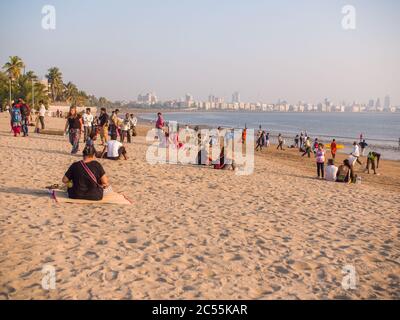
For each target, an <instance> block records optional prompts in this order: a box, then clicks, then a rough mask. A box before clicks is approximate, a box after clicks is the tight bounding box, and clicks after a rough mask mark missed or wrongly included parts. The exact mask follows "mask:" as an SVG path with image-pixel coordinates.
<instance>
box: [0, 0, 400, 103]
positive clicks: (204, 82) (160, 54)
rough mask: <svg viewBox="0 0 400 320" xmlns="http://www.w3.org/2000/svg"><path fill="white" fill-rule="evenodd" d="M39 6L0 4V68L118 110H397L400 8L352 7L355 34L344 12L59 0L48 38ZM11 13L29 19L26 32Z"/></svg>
mask: <svg viewBox="0 0 400 320" xmlns="http://www.w3.org/2000/svg"><path fill="white" fill-rule="evenodd" d="M44 5H45V3H44V2H43V1H39V0H34V1H30V2H29V3H26V2H24V1H21V0H17V1H14V2H12V3H8V4H5V2H2V3H1V4H0V12H1V13H0V15H1V16H0V17H1V19H0V28H1V29H3V30H8V32H3V33H2V35H1V40H2V41H1V44H0V46H1V50H0V59H1V61H7V60H8V57H9V56H11V55H18V56H20V57H21V58H22V59H23V60H24V61H26V65H27V70H30V69H32V70H35V71H37V73H38V74H39V75H40V76H41V77H43V76H44V74H45V73H46V71H47V69H48V68H50V67H53V66H57V67H60V69H61V70H63V74H64V78H65V80H66V81H73V82H74V83H76V84H77V85H78V86H79V87H81V88H83V89H84V90H86V91H87V92H90V93H93V94H95V95H97V96H105V97H107V98H109V99H111V100H114V101H116V100H134V99H135V98H136V96H137V95H138V94H140V93H141V92H142V93H145V92H157V94H158V96H159V97H160V99H162V100H170V99H175V98H176V97H181V96H182V93H185V92H190V93H191V94H192V96H193V97H196V99H199V100H207V98H208V96H209V95H210V94H214V95H216V96H218V97H224V98H225V99H231V97H232V93H234V92H235V91H237V92H240V95H241V96H240V99H241V100H243V101H267V102H273V101H278V99H286V100H287V101H290V102H292V103H296V102H298V101H309V102H316V101H323V100H324V99H325V97H329V99H331V100H332V101H342V100H345V101H347V102H352V101H358V102H362V103H365V102H366V103H368V101H369V100H370V99H374V100H376V98H377V97H380V99H381V101H380V103H381V104H382V105H383V104H384V103H385V101H384V97H385V95H388V94H389V95H390V96H391V100H392V101H391V103H392V104H393V105H395V106H398V105H400V89H399V85H398V84H399V83H400V62H399V59H398V56H400V45H399V42H398V40H397V39H398V38H399V35H400V26H399V24H398V23H397V21H398V20H399V19H400V10H399V9H400V4H399V2H397V1H390V0H386V1H380V2H379V3H378V2H376V1H353V2H352V5H353V6H354V7H355V9H356V13H357V15H356V17H357V24H356V28H355V30H343V28H342V25H341V21H342V18H343V14H342V8H343V6H344V5H345V3H343V2H342V1H330V2H329V3H320V2H319V1H316V0H315V1H314V0H305V1H299V2H298V3H294V2H291V1H282V2H281V3H279V4H278V3H272V2H268V1H267V2H260V1H246V2H245V1H220V2H218V3H214V2H212V1H202V2H191V3H182V2H179V1H169V2H168V3H165V2H162V1H155V0H154V1H150V2H149V1H146V2H145V1H124V0H119V1H115V2H113V3H111V2H107V1H93V0H88V1H85V3H82V2H81V1H76V0H72V1H69V2H68V4H66V3H65V2H62V1H58V0H55V1H53V2H52V5H53V6H54V8H55V9H56V13H57V20H56V21H57V24H56V29H55V30H51V31H49V30H43V29H42V27H41V19H42V13H41V10H42V7H43V6H44ZM22 7H23V11H21V10H22ZM10 12H11V13H12V12H15V13H18V12H23V13H24V24H23V25H21V24H20V23H19V22H18V20H17V19H13V16H14V15H13V14H10ZM235 21H240V24H239V23H235ZM26 26H28V30H27V28H26ZM10 30H12V32H9V31H10Z"/></svg>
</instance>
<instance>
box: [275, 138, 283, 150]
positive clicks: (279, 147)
mask: <svg viewBox="0 0 400 320" xmlns="http://www.w3.org/2000/svg"><path fill="white" fill-rule="evenodd" d="M283 143H284V140H283V137H282V135H281V134H279V135H278V146H277V147H276V150H279V149H281V150H283Z"/></svg>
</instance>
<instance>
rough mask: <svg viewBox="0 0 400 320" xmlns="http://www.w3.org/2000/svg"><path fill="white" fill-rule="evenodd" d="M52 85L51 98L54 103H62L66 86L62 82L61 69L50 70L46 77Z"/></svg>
mask: <svg viewBox="0 0 400 320" xmlns="http://www.w3.org/2000/svg"><path fill="white" fill-rule="evenodd" d="M46 78H47V80H48V81H49V84H50V91H51V97H52V100H53V101H60V100H61V98H62V94H63V90H64V84H63V80H62V73H61V71H60V69H58V68H56V67H54V68H50V69H49V70H48V74H47V75H46Z"/></svg>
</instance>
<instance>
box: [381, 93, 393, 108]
mask: <svg viewBox="0 0 400 320" xmlns="http://www.w3.org/2000/svg"><path fill="white" fill-rule="evenodd" d="M383 107H384V108H385V109H389V108H390V107H391V105H390V96H389V95H386V96H385V100H384V102H383Z"/></svg>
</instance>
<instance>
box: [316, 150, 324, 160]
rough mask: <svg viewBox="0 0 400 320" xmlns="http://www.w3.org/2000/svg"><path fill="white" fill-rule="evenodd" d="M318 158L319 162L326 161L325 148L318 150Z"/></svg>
mask: <svg viewBox="0 0 400 320" xmlns="http://www.w3.org/2000/svg"><path fill="white" fill-rule="evenodd" d="M316 158H317V162H318V163H324V162H325V151H324V150H317V153H316Z"/></svg>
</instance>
